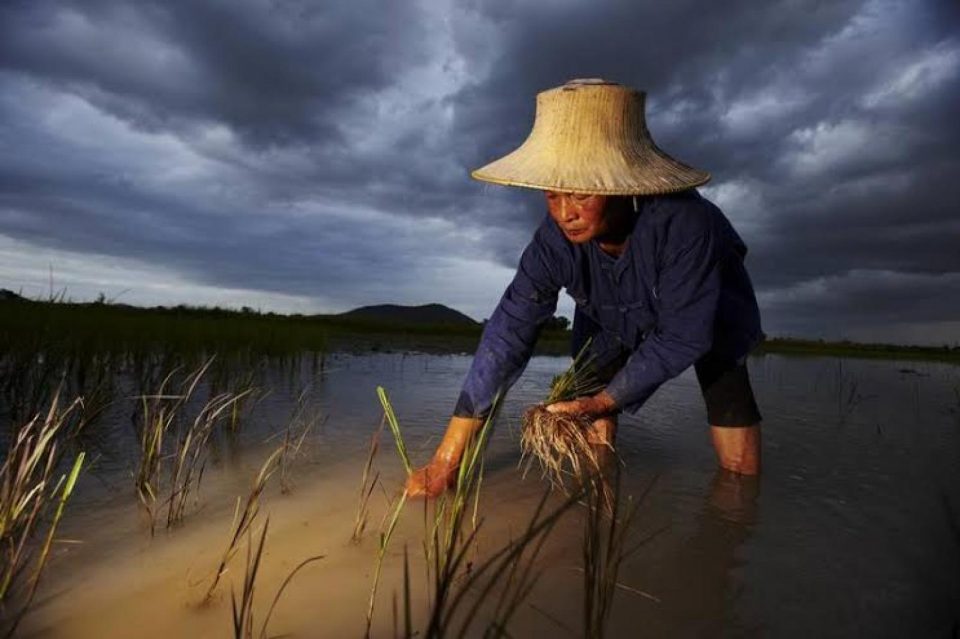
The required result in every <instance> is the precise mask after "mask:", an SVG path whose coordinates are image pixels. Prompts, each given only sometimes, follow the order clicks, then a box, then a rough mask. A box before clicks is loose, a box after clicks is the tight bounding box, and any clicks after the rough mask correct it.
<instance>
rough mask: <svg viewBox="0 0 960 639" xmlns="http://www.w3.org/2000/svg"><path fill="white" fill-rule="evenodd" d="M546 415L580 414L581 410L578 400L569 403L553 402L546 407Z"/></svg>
mask: <svg viewBox="0 0 960 639" xmlns="http://www.w3.org/2000/svg"><path fill="white" fill-rule="evenodd" d="M547 412H548V413H582V412H583V408H582V407H581V405H580V402H579V401H578V400H573V401H571V402H554V403H553V404H548V405H547Z"/></svg>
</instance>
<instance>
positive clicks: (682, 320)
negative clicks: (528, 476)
mask: <svg viewBox="0 0 960 639" xmlns="http://www.w3.org/2000/svg"><path fill="white" fill-rule="evenodd" d="M637 200H638V204H639V205H640V206H639V209H640V210H639V212H638V213H637V214H636V215H637V219H636V224H635V226H634V228H633V231H632V232H631V234H630V236H629V238H628V240H627V245H626V247H625V248H624V251H623V254H622V255H620V256H619V257H613V256H610V255H608V254H607V253H604V252H603V251H602V250H601V249H600V246H599V245H598V244H597V242H596V241H590V242H587V243H585V244H580V245H577V244H574V243H572V242H570V241H569V240H567V238H566V237H565V236H564V235H563V232H562V231H561V230H560V228H559V227H558V226H557V224H556V223H555V222H554V221H553V219H552V218H551V217H550V216H549V215H546V216H545V218H544V220H543V222H542V223H541V224H540V227H539V228H538V229H537V231H536V233H535V234H534V236H533V240H532V241H531V242H530V244H529V245H528V246H527V247H526V249H525V250H524V251H523V255H522V256H521V257H520V264H519V266H518V268H517V273H516V275H515V276H514V278H513V281H512V282H511V283H510V285H509V286H508V287H507V290H506V291H505V292H504V294H503V297H502V298H501V299H500V303H499V304H498V305H497V308H496V309H495V310H494V312H493V314H492V315H491V316H490V319H489V321H488V322H487V325H486V327H485V328H484V331H483V335H482V337H481V339H480V344H479V346H478V347H477V351H476V354H475V355H474V358H473V363H472V364H471V367H470V372H469V373H468V374H467V378H466V380H465V381H464V384H463V390H462V391H461V394H460V398H459V400H458V402H457V407H456V409H455V411H454V412H455V414H457V415H461V416H467V415H485V414H486V413H487V412H488V411H489V409H490V406H491V404H492V402H493V398H494V397H495V396H496V394H497V392H498V391H503V392H506V390H507V389H509V388H510V387H511V386H512V385H513V383H514V382H515V381H516V380H517V378H518V377H520V374H521V373H522V372H523V369H524V368H525V367H526V365H527V361H528V360H529V358H530V356H531V355H532V353H533V348H534V344H535V343H536V341H537V337H538V336H539V334H540V330H541V329H542V327H543V325H544V323H545V322H546V321H547V320H548V319H550V318H551V317H553V314H554V313H555V312H556V307H557V296H558V294H559V291H560V289H561V288H565V289H566V290H567V292H568V293H569V294H570V296H571V297H573V299H574V301H575V302H576V304H577V311H578V312H579V313H583V314H584V315H586V316H587V317H589V318H590V319H591V320H593V321H594V322H595V323H596V324H597V325H599V326H600V328H601V331H600V334H599V335H598V336H597V337H596V338H595V339H594V341H593V342H592V343H591V350H592V351H593V354H594V356H595V357H596V358H597V360H600V361H602V360H603V359H605V358H608V359H612V357H613V356H614V354H615V353H616V352H618V351H622V350H626V351H627V352H628V353H629V354H630V355H629V358H628V359H627V361H626V364H625V365H623V367H622V368H620V370H619V371H618V372H617V373H616V374H615V375H614V376H613V378H612V379H611V380H610V382H609V383H608V385H607V387H606V390H607V392H608V393H610V395H611V396H613V398H614V400H616V403H617V407H618V408H620V409H621V410H624V411H626V412H630V413H634V412H636V411H637V410H638V409H639V408H640V407H641V406H642V405H643V403H644V402H646V401H647V399H648V398H649V397H650V396H651V395H652V394H653V392H654V391H655V390H656V389H657V388H658V387H659V386H660V385H661V384H662V383H663V382H665V381H667V380H668V379H671V378H673V377H675V376H677V375H679V374H680V373H682V372H683V371H684V370H685V369H686V368H688V367H689V366H690V365H692V364H693V363H694V362H696V361H697V360H698V359H699V358H700V357H702V356H704V355H706V354H707V353H708V352H709V353H711V355H712V356H717V357H720V358H723V359H725V360H730V361H735V360H737V359H739V358H741V357H743V356H744V355H746V354H747V353H748V352H749V351H750V350H751V349H752V348H753V347H755V346H756V345H757V344H758V343H760V342H761V341H762V340H763V332H762V330H761V327H760V313H759V310H758V308H757V301H756V297H755V296H754V292H753V286H752V285H751V283H750V277H749V275H748V274H747V271H746V269H745V268H744V265H743V258H744V256H745V255H746V252H747V248H746V246H745V245H744V243H743V241H742V240H741V239H740V236H739V235H737V233H736V231H735V230H734V229H733V227H732V226H731V225H730V222H729V221H728V220H727V218H726V216H724V215H723V213H722V212H721V211H720V209H719V208H717V207H716V206H715V205H714V204H713V203H712V202H710V201H709V200H707V199H705V198H704V197H702V196H701V195H700V194H699V193H697V192H696V190H694V189H691V190H688V191H684V192H682V193H675V194H671V195H662V196H648V197H643V198H639V197H638V198H637ZM595 361H596V360H595Z"/></svg>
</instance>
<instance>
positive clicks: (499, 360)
mask: <svg viewBox="0 0 960 639" xmlns="http://www.w3.org/2000/svg"><path fill="white" fill-rule="evenodd" d="M550 223H552V222H549V221H545V222H544V224H542V225H541V226H540V228H539V229H538V230H537V232H536V233H535V234H534V237H533V240H532V241H531V242H530V244H529V245H528V246H527V247H526V249H524V251H523V254H522V256H521V257H520V264H519V266H518V267H517V273H516V275H515V276H514V278H513V280H512V281H511V282H510V285H509V286H508V287H507V290H506V291H505V292H504V294H503V297H501V299H500V302H499V304H497V307H496V309H494V311H493V314H492V315H491V316H490V319H489V321H488V322H487V325H486V327H485V328H484V330H483V334H482V336H481V338H480V344H479V346H478V347H477V351H476V354H475V355H474V357H473V362H472V363H471V365H470V371H469V372H468V373H467V377H466V380H465V381H464V383H463V388H462V390H461V393H460V398H459V400H458V401H457V405H456V408H455V409H454V414H455V415H458V416H485V415H486V414H487V413H488V412H489V410H490V407H491V406H492V404H493V399H494V397H496V395H497V393H498V392H506V391H507V390H508V389H509V388H510V387H511V386H512V385H513V383H514V382H516V380H517V378H519V377H520V374H521V373H522V372H523V369H524V368H525V367H526V365H527V362H528V361H529V359H530V356H531V355H532V354H533V349H534V346H535V345H536V342H537V338H538V337H539V335H540V331H541V329H542V327H543V325H544V323H545V322H546V321H547V320H548V319H550V318H551V317H553V314H554V313H555V312H556V309H557V297H558V294H559V291H560V288H561V286H562V284H561V281H562V277H561V276H560V275H559V272H560V270H561V268H562V265H561V264H560V263H558V257H559V256H558V254H557V251H556V250H555V247H552V246H550V241H551V238H550V228H549V227H548V224H550Z"/></svg>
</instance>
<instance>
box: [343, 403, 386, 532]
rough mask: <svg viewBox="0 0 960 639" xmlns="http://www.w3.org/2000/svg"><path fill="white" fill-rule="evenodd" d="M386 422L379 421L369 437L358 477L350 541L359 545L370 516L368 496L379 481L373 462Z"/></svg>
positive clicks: (384, 419) (378, 473) (383, 420)
mask: <svg viewBox="0 0 960 639" xmlns="http://www.w3.org/2000/svg"><path fill="white" fill-rule="evenodd" d="M385 422H386V415H384V417H383V419H381V420H380V426H379V427H378V428H377V430H376V431H375V432H374V433H373V435H371V436H370V446H369V448H368V449H367V461H366V463H365V464H364V465H363V474H362V475H361V477H360V495H359V497H358V499H357V513H356V515H355V516H354V521H353V532H352V533H351V535H350V541H352V542H353V543H359V542H360V539H361V538H362V537H363V532H364V530H366V528H367V519H368V517H369V514H370V496H371V495H373V491H374V489H375V488H376V487H377V482H378V481H379V480H380V472H379V471H377V472H375V473H373V475H372V477H371V472H372V471H373V461H374V459H375V458H376V456H377V451H378V450H379V449H380V434H381V433H382V432H383V425H384V423H385Z"/></svg>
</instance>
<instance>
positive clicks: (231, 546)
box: [201, 448, 283, 605]
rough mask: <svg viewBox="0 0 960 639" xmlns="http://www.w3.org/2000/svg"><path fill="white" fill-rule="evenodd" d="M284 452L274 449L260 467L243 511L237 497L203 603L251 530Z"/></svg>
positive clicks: (208, 598)
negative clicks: (225, 543) (261, 501)
mask: <svg viewBox="0 0 960 639" xmlns="http://www.w3.org/2000/svg"><path fill="white" fill-rule="evenodd" d="M282 454H283V449H282V448H278V449H277V450H275V451H273V453H272V454H271V455H270V456H269V457H267V460H266V461H265V462H264V463H263V465H262V466H261V467H260V471H259V472H258V473H257V476H256V477H255V478H254V480H253V485H252V486H251V487H250V492H249V493H248V494H247V499H246V502H245V503H244V505H243V510H242V511H241V510H240V498H239V497H238V498H237V505H236V506H235V507H234V511H233V520H232V522H231V524H230V530H231V533H230V541H229V542H228V543H227V547H226V549H225V550H224V552H223V555H221V557H220V563H219V564H218V565H217V570H216V573H215V574H214V577H213V581H212V582H211V583H210V587H209V588H207V592H206V594H205V595H204V597H203V601H202V602H201V605H203V604H206V603H208V602H209V601H210V600H211V599H212V598H213V593H214V591H215V590H216V588H217V585H218V584H219V583H220V579H221V577H223V575H224V574H225V573H226V572H227V564H229V563H230V560H231V559H232V558H233V556H234V555H235V554H236V553H237V550H238V548H239V546H240V540H241V539H243V536H244V535H246V534H247V533H248V532H249V531H250V527H251V526H252V525H253V523H254V521H255V520H256V518H257V515H258V514H259V513H260V497H261V495H263V491H264V489H266V487H267V481H269V480H270V477H271V476H273V474H274V473H275V472H276V470H277V465H278V460H279V458H280V457H281V455H282Z"/></svg>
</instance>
